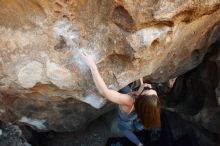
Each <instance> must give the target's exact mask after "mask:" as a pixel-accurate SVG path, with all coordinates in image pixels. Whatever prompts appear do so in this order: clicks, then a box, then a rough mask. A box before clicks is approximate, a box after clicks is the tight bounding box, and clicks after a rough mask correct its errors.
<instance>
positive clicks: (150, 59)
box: [0, 0, 220, 131]
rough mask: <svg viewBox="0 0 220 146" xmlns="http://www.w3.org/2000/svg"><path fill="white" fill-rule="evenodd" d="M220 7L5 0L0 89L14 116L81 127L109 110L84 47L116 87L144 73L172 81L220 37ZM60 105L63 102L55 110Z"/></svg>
mask: <svg viewBox="0 0 220 146" xmlns="http://www.w3.org/2000/svg"><path fill="white" fill-rule="evenodd" d="M219 7H220V1H219V0H210V1H207V0H202V1H197V0H187V1H185V0H178V1H173V0H166V1H164V0H156V1H153V0H139V1H134V0H129V1H124V0H115V1H113V0H102V1H99V0H93V1H86V0H79V1H74V0H68V1H66V0H55V1H52V0H29V1H25V2H24V1H20V0H3V1H1V2H0V17H1V20H0V49H1V52H0V91H1V92H2V93H3V94H4V95H5V96H6V97H8V98H9V99H10V100H7V104H6V105H5V106H8V108H9V111H10V112H11V113H13V115H15V116H16V117H15V118H16V119H22V117H26V118H27V119H31V120H42V119H43V120H46V121H48V125H46V129H48V130H55V131H59V130H60V131H65V130H68V131H69V130H70V131H71V130H72V131H74V130H77V129H79V128H80V127H83V126H85V125H86V124H88V122H90V121H92V120H93V119H95V118H97V117H98V116H99V115H100V114H102V113H103V112H105V111H107V109H108V108H107V107H103V106H104V105H105V100H104V99H102V97H100V95H99V94H98V93H97V90H96V88H95V86H94V83H93V80H92V77H91V73H90V71H89V69H88V67H87V66H85V64H83V63H82V61H81V60H80V57H79V53H80V52H81V51H86V52H88V53H89V54H91V55H92V56H93V58H94V60H95V62H96V63H97V65H98V68H99V70H100V73H101V75H102V76H103V78H104V80H105V82H106V84H107V86H108V87H109V88H112V89H114V90H118V89H120V88H122V87H123V86H125V85H127V84H128V83H130V82H132V81H134V80H137V79H138V78H140V77H144V76H145V77H146V79H147V80H151V81H154V82H162V81H167V80H168V79H170V78H174V77H176V76H179V75H181V74H183V73H185V72H187V71H189V70H190V69H192V68H194V67H195V66H197V65H198V64H199V63H201V61H202V59H203V56H204V54H206V52H207V50H208V47H209V46H210V45H211V44H212V43H213V42H215V40H216V38H217V37H216V32H218V31H219V20H220V9H219ZM213 18H214V19H213ZM91 95H92V96H91ZM88 97H93V98H92V100H90V99H88ZM68 98H72V100H74V101H75V100H77V101H78V102H86V103H89V104H90V105H92V106H94V107H96V108H101V107H103V108H104V110H102V111H101V110H95V109H93V110H91V111H93V112H94V113H92V114H90V115H88V113H87V112H88V111H87V110H82V111H81V109H80V108H79V106H77V105H78V102H76V103H75V102H74V103H66V100H67V99H68ZM32 100H33V101H32ZM57 100H58V101H57ZM34 101H35V102H34ZM29 102H33V104H30V105H29ZM54 102H57V103H56V104H59V102H60V103H62V102H65V104H64V105H63V106H61V107H62V108H61V107H59V109H60V110H57V108H53V107H54V106H55V105H54V104H55V103H54ZM94 103H95V104H94ZM73 107H74V108H73ZM75 107H77V108H75ZM87 108H88V109H92V107H90V106H89V105H88V104H83V109H87ZM105 108H106V109H105ZM42 109H44V110H42ZM29 111H32V112H33V113H32V112H31V113H29ZM61 111H68V112H70V115H71V116H65V117H63V116H61V115H62V114H63V113H62V112H61ZM78 111H81V112H79V113H80V114H79V113H78ZM51 112H52V113H53V112H54V113H56V114H52V113H51ZM42 115H43V116H42ZM63 115H65V114H63ZM72 115H74V116H72ZM91 115H92V116H91ZM62 118H63V119H62ZM62 120H64V121H65V122H61V121H62ZM68 121H71V123H74V124H75V125H74V124H73V125H71V124H67V123H68ZM80 121H81V122H80ZM77 123H78V124H77ZM65 124H66V125H65ZM77 127H78V128H77Z"/></svg>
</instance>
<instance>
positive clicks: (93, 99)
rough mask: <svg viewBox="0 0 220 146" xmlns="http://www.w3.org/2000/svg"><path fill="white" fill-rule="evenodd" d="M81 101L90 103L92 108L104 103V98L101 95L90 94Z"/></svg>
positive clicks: (101, 105)
mask: <svg viewBox="0 0 220 146" xmlns="http://www.w3.org/2000/svg"><path fill="white" fill-rule="evenodd" d="M83 102H85V103H88V104H90V105H91V106H92V107H94V108H97V109H99V108H101V107H103V106H104V105H105V103H106V100H105V99H104V98H102V97H101V96H98V95H94V94H90V95H87V96H85V97H84V99H83Z"/></svg>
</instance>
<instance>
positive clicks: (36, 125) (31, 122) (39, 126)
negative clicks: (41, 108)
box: [19, 117, 47, 130]
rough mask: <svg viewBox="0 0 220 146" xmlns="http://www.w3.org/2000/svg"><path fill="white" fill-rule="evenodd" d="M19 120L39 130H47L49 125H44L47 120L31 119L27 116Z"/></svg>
mask: <svg viewBox="0 0 220 146" xmlns="http://www.w3.org/2000/svg"><path fill="white" fill-rule="evenodd" d="M19 122H21V123H25V124H27V125H29V126H31V127H34V128H37V129H38V130H47V127H46V126H45V125H44V124H45V123H46V120H39V119H30V118H27V117H22V118H21V119H20V120H19Z"/></svg>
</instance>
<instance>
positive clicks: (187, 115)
mask: <svg viewBox="0 0 220 146" xmlns="http://www.w3.org/2000/svg"><path fill="white" fill-rule="evenodd" d="M219 38H220V33H219ZM219 56H220V41H217V42H216V43H214V44H213V45H212V46H211V47H210V49H209V52H208V53H207V54H206V56H205V58H204V61H203V62H202V63H201V64H200V65H199V66H198V67H196V68H195V69H193V70H191V71H190V72H187V73H186V74H184V75H181V76H180V77H178V78H177V80H176V83H175V84H174V88H173V89H172V92H171V95H169V96H168V97H167V98H166V103H167V104H166V106H167V107H169V108H168V109H169V110H171V109H172V110H171V111H173V112H175V114H177V115H179V116H180V117H181V118H182V119H183V120H184V121H185V122H183V121H182V123H180V122H178V121H179V120H171V121H172V124H171V125H172V126H173V125H175V126H177V125H178V126H180V125H181V126H180V127H181V128H180V127H179V129H182V130H183V129H184V130H185V129H186V128H182V125H185V124H186V123H188V129H189V127H190V128H191V130H192V129H193V130H194V131H195V132H196V135H197V137H198V139H199V140H198V141H199V143H200V145H201V146H203V145H204V146H206V145H210V146H212V145H213V146H218V145H219V143H220V141H219V137H220V126H219V122H220V106H219V103H218V102H219V94H218V93H219V85H220V76H219V75H220V74H219V73H220V72H219V71H220V70H219V69H220V68H219ZM173 121H175V122H173ZM177 123H178V124H177ZM189 125H190V126H189ZM172 126H171V127H172ZM175 126H173V127H175ZM178 126H177V127H178ZM172 129H177V128H172ZM184 130H183V131H184ZM174 131H175V130H174ZM176 133H178V131H176V132H174V135H177V134H176Z"/></svg>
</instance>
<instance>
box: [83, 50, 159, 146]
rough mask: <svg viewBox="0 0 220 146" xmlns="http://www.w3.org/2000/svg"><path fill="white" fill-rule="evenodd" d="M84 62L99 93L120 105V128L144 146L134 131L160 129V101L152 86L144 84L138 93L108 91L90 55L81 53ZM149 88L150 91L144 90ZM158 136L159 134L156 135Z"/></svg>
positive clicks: (127, 135) (135, 142)
mask: <svg viewBox="0 0 220 146" xmlns="http://www.w3.org/2000/svg"><path fill="white" fill-rule="evenodd" d="M81 58H82V60H83V61H84V62H85V63H86V64H87V65H88V67H89V68H90V70H91V73H92V77H93V80H94V82H95V85H96V87H97V89H98V91H99V93H100V94H101V95H102V96H104V97H106V98H107V99H108V100H110V101H111V102H113V103H116V104H118V105H119V108H118V109H119V110H118V127H119V129H120V130H121V131H122V133H123V134H124V135H125V136H126V137H127V138H128V139H129V140H130V141H131V142H133V143H134V144H136V145H137V146H143V144H142V142H141V141H140V140H139V138H138V137H137V136H136V135H135V134H134V133H133V132H134V131H142V130H144V129H145V130H152V131H153V130H154V129H160V126H161V121H160V101H159V98H158V96H157V92H156V91H155V90H153V89H152V87H151V85H150V84H146V83H143V81H142V80H141V85H140V87H139V89H138V91H136V92H131V93H129V94H128V93H127V94H123V93H120V92H118V91H114V90H111V89H108V88H107V86H106V84H105V82H104V80H103V79H102V77H101V75H100V73H99V71H98V69H97V66H96V64H95V62H94V60H93V59H92V57H91V56H90V55H88V54H87V53H85V52H83V53H81ZM144 88H148V89H144ZM156 131H157V130H156ZM156 135H158V134H156Z"/></svg>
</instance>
